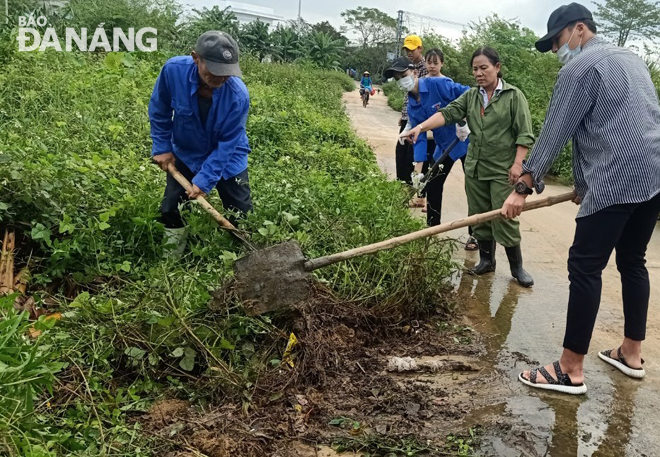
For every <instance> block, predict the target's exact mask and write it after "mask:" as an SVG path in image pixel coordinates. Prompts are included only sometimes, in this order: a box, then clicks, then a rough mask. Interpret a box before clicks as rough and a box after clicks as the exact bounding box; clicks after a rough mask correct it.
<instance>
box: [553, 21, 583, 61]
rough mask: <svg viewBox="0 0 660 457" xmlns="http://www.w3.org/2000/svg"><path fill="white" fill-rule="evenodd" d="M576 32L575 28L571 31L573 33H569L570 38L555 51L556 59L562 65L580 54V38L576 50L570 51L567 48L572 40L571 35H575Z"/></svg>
mask: <svg viewBox="0 0 660 457" xmlns="http://www.w3.org/2000/svg"><path fill="white" fill-rule="evenodd" d="M576 30H577V27H575V28H574V29H573V33H571V37H570V38H569V39H568V41H567V42H566V43H564V45H563V46H562V47H561V48H559V49H558V50H557V58H558V59H559V61H560V62H561V63H562V64H564V65H566V64H567V63H568V62H570V61H571V60H573V59H574V58H575V56H577V55H578V54H580V53H581V52H582V38H580V43H579V44H578V46H577V48H575V49H571V48H569V47H568V43H569V42H570V41H571V40H572V39H573V35H575V31H576Z"/></svg>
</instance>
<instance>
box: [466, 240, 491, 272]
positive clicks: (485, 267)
mask: <svg viewBox="0 0 660 457" xmlns="http://www.w3.org/2000/svg"><path fill="white" fill-rule="evenodd" d="M477 243H479V259H480V260H479V264H478V265H477V266H476V267H474V268H473V269H472V271H471V273H472V274H475V275H483V274H486V273H492V272H494V271H495V265H496V263H495V248H496V247H497V243H496V242H495V240H492V241H483V240H478V241H477Z"/></svg>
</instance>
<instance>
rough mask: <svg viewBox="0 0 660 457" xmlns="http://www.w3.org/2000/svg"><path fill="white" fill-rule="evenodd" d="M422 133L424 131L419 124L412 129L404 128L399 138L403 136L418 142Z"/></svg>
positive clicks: (407, 139) (405, 138) (412, 141)
mask: <svg viewBox="0 0 660 457" xmlns="http://www.w3.org/2000/svg"><path fill="white" fill-rule="evenodd" d="M421 133H422V128H421V127H420V126H419V125H418V126H417V127H414V128H412V129H410V130H404V131H403V132H402V133H401V135H400V137H399V138H403V139H404V140H406V141H410V142H411V143H413V144H415V143H417V138H418V137H419V135H420V134H421Z"/></svg>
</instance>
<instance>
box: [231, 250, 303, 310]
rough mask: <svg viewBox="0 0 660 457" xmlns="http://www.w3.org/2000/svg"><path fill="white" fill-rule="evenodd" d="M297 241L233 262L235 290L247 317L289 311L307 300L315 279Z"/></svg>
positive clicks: (253, 253) (256, 252)
mask: <svg viewBox="0 0 660 457" xmlns="http://www.w3.org/2000/svg"><path fill="white" fill-rule="evenodd" d="M305 260H306V259H305V256H304V255H303V252H302V249H300V245H299V244H298V242H297V241H288V242H286V243H282V244H278V245H276V246H271V247H269V248H266V249H261V250H259V251H255V252H252V253H250V254H248V255H247V256H245V257H243V258H241V259H238V260H237V261H236V262H234V280H235V284H236V287H235V290H236V292H237V294H238V297H239V298H240V299H241V300H242V301H243V304H244V306H245V308H246V309H247V311H248V314H251V315H259V314H263V313H267V312H270V311H277V310H282V309H286V308H288V307H290V306H292V305H295V304H296V303H299V302H301V301H304V300H307V299H308V298H309V297H310V295H311V292H312V282H311V281H312V276H311V274H310V273H309V272H307V271H305V269H304V268H303V265H304V263H305Z"/></svg>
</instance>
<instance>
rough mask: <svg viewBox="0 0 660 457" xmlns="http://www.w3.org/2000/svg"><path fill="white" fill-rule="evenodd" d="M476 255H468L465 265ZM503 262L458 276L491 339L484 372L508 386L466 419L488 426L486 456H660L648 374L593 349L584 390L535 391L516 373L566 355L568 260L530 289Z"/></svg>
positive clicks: (476, 323)
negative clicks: (636, 373) (620, 368)
mask: <svg viewBox="0 0 660 457" xmlns="http://www.w3.org/2000/svg"><path fill="white" fill-rule="evenodd" d="M474 259H475V257H474V256H473V255H471V254H468V259H467V260H466V261H465V264H466V267H468V268H469V267H471V266H473V262H474ZM498 263H499V264H500V265H499V267H498V271H497V273H495V274H494V275H492V274H491V275H487V276H485V277H474V276H471V275H468V274H461V273H459V274H457V275H456V277H455V278H454V281H453V284H454V287H455V291H456V292H457V294H458V296H459V303H462V305H463V306H465V309H464V310H463V313H464V315H465V317H466V319H467V321H468V324H469V325H470V326H471V327H472V328H474V329H475V330H476V331H477V332H478V333H479V334H481V336H482V338H483V339H484V346H485V348H486V354H485V355H484V357H483V358H482V363H483V362H485V365H487V366H490V367H492V368H490V369H487V370H486V371H484V372H482V373H481V376H483V377H487V378H490V379H492V380H493V382H492V384H493V386H495V385H497V384H502V385H503V386H504V391H505V392H506V394H505V395H503V397H502V398H501V399H500V400H501V401H499V402H495V403H494V404H493V405H492V406H487V407H485V408H481V409H479V410H475V411H471V412H470V413H469V414H468V417H467V418H466V420H465V424H466V426H471V425H472V424H484V425H487V427H486V429H487V431H486V432H485V435H484V436H483V439H482V447H481V449H480V455H496V456H520V455H525V456H617V457H619V456H651V455H660V446H658V444H657V443H656V442H655V439H654V438H652V437H653V436H655V434H656V432H657V430H658V427H660V417H658V416H660V415H658V414H657V413H655V412H653V411H655V410H654V408H653V407H654V406H657V405H658V404H660V401H659V400H660V399H659V398H658V393H657V392H656V391H655V390H654V389H653V388H651V385H650V384H649V381H650V379H648V377H647V380H646V381H645V382H646V384H644V383H641V382H637V381H634V380H629V379H627V378H624V377H623V375H620V374H619V373H614V372H612V370H611V369H608V368H607V367H606V366H604V365H603V364H602V362H599V361H597V360H596V361H595V360H594V356H595V354H594V353H592V354H591V355H590V356H588V357H587V361H586V364H585V371H586V372H587V381H586V382H587V385H588V387H589V389H590V390H589V392H588V393H587V395H585V396H581V397H572V396H566V395H559V394H555V393H548V392H538V391H533V390H531V389H529V388H528V387H526V386H524V385H522V384H521V383H519V382H518V381H517V380H516V378H517V375H518V373H519V372H520V371H522V370H525V369H527V368H529V367H530V366H531V367H532V368H533V367H536V366H538V365H539V362H542V363H544V364H545V363H548V362H550V361H553V360H556V359H557V357H558V356H559V355H560V350H561V342H562V338H563V329H564V319H565V312H566V302H567V297H568V283H567V280H566V277H565V276H566V275H565V267H563V268H557V267H553V266H550V265H549V266H548V267H547V269H546V268H545V267H544V270H545V271H543V273H544V275H543V278H539V279H542V280H540V281H539V280H537V285H536V286H535V287H534V289H533V290H529V289H524V288H521V287H519V286H518V285H517V284H516V283H515V282H514V281H512V280H511V279H510V276H509V275H508V263H507V260H506V257H504V258H502V259H500V258H499V257H498ZM534 273H535V274H537V276H538V275H539V272H536V271H535V272H534ZM592 352H595V351H592ZM496 390H502V388H501V387H500V388H496Z"/></svg>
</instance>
